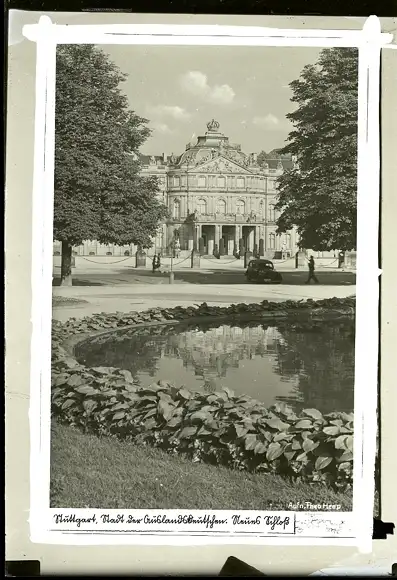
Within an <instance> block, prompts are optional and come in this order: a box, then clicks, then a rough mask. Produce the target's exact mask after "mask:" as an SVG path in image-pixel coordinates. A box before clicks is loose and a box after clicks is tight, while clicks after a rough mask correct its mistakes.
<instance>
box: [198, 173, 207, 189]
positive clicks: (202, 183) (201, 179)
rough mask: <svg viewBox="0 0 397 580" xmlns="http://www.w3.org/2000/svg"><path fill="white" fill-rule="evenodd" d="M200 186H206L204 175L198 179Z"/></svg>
mask: <svg viewBox="0 0 397 580" xmlns="http://www.w3.org/2000/svg"><path fill="white" fill-rule="evenodd" d="M198 186H199V187H205V186H206V183H205V177H204V176H203V175H200V177H199V178H198Z"/></svg>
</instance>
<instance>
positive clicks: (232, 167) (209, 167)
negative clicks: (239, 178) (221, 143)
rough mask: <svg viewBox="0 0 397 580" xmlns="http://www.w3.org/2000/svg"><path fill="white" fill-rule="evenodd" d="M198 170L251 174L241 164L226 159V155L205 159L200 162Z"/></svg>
mask: <svg viewBox="0 0 397 580" xmlns="http://www.w3.org/2000/svg"><path fill="white" fill-rule="evenodd" d="M198 169H199V170H200V172H205V173H207V172H208V173H246V174H251V172H250V171H249V170H247V169H245V168H243V167H242V166H241V165H239V164H237V163H235V162H234V161H232V160H231V159H227V158H226V157H223V156H221V157H219V158H217V159H216V160H213V159H211V160H210V161H205V162H204V163H202V164H200V166H199V168H198Z"/></svg>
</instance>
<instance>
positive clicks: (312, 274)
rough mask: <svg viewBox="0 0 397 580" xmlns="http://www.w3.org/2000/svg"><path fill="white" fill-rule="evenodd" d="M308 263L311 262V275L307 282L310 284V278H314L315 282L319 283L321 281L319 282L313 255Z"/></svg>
mask: <svg viewBox="0 0 397 580" xmlns="http://www.w3.org/2000/svg"><path fill="white" fill-rule="evenodd" d="M308 264H309V277H308V279H307V281H306V284H310V280H314V282H315V283H316V284H318V283H319V282H318V279H317V276H316V275H315V273H314V258H313V256H310V260H309V262H308Z"/></svg>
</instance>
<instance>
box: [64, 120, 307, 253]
mask: <svg viewBox="0 0 397 580" xmlns="http://www.w3.org/2000/svg"><path fill="white" fill-rule="evenodd" d="M140 161H141V164H142V174H143V175H148V176H155V177H157V178H158V183H159V188H160V194H159V195H160V196H161V199H162V201H163V202H164V204H165V205H166V206H167V207H168V209H169V214H170V217H169V219H168V220H167V221H166V223H164V224H162V225H161V227H160V228H159V231H158V234H157V236H156V238H155V239H154V240H153V242H154V243H153V248H152V249H150V250H149V254H153V253H154V252H156V253H158V252H160V253H161V254H162V255H164V256H166V255H171V253H172V252H173V247H175V244H177V247H178V250H180V255H181V256H184V255H187V254H188V253H189V252H191V251H192V250H193V249H197V250H199V251H200V253H201V254H204V255H212V254H214V253H217V252H219V253H220V254H221V255H230V256H231V255H233V254H235V253H236V252H239V251H240V252H241V250H249V251H251V252H254V251H255V252H257V253H258V254H259V255H261V256H264V257H266V258H269V259H272V258H281V257H286V258H287V257H289V256H292V255H294V254H295V252H296V250H297V241H298V239H297V234H296V232H295V231H294V230H292V231H290V232H288V233H286V234H281V235H278V234H277V233H276V230H277V226H276V219H277V212H276V210H275V204H276V199H277V190H276V185H275V182H276V179H277V177H278V176H279V175H281V174H282V172H283V171H284V170H285V169H287V168H289V167H291V166H292V163H293V161H292V159H283V158H281V159H269V160H268V161H267V162H266V163H265V164H264V165H262V166H259V165H258V163H257V155H256V154H255V153H249V154H247V153H245V152H243V151H242V150H241V145H239V144H236V143H231V142H230V141H229V137H227V136H226V135H224V134H223V133H221V132H220V126H219V123H218V122H217V121H215V120H212V121H210V122H209V123H207V131H206V132H205V133H204V135H201V136H199V137H198V138H197V140H196V141H195V142H194V143H188V144H187V145H186V149H185V151H184V152H183V153H182V154H181V155H178V156H176V155H173V154H172V155H170V156H165V155H157V156H154V155H152V156H149V155H141V156H140ZM57 246H58V245H57V244H56V243H55V244H54V253H55V254H58V253H59V251H60V248H59V247H57ZM74 250H75V252H74V253H75V254H77V255H109V256H110V255H113V256H122V255H125V256H128V255H132V254H133V253H135V251H136V247H135V246H123V247H119V246H116V245H103V244H99V243H97V242H95V241H87V242H85V243H84V244H82V245H81V246H78V247H76V248H74Z"/></svg>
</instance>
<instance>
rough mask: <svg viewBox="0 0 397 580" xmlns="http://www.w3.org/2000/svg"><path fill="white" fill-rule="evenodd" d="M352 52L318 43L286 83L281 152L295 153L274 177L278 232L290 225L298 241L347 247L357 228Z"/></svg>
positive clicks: (353, 240) (319, 247)
mask: <svg viewBox="0 0 397 580" xmlns="http://www.w3.org/2000/svg"><path fill="white" fill-rule="evenodd" d="M357 86H358V52H357V50H356V49H352V48H330V49H324V50H323V51H322V52H321V53H320V56H319V59H318V62H317V63H316V64H314V65H307V66H306V67H305V68H304V69H303V71H302V73H301V76H300V78H299V79H298V80H295V81H293V82H292V83H291V84H290V87H291V89H292V93H293V96H292V99H291V100H292V102H294V103H296V104H297V108H296V110H294V111H293V112H292V113H289V114H288V115H287V117H288V119H290V121H292V123H293V125H294V129H293V130H292V132H291V133H290V134H289V136H288V140H287V141H288V142H287V145H286V146H285V147H284V148H283V149H282V151H281V153H289V154H291V155H292V156H294V157H295V158H296V163H295V166H294V168H293V169H291V170H288V171H286V172H285V173H284V174H283V175H282V176H281V177H280V178H279V179H278V191H279V198H278V203H277V205H276V209H277V210H278V211H279V212H280V217H279V219H278V232H279V233H282V232H286V231H288V230H290V229H291V228H292V227H294V226H295V227H296V229H297V231H298V234H299V236H300V242H299V244H300V246H301V247H302V248H311V249H313V250H317V251H324V250H335V249H340V250H351V249H353V248H355V247H356V230H357Z"/></svg>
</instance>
